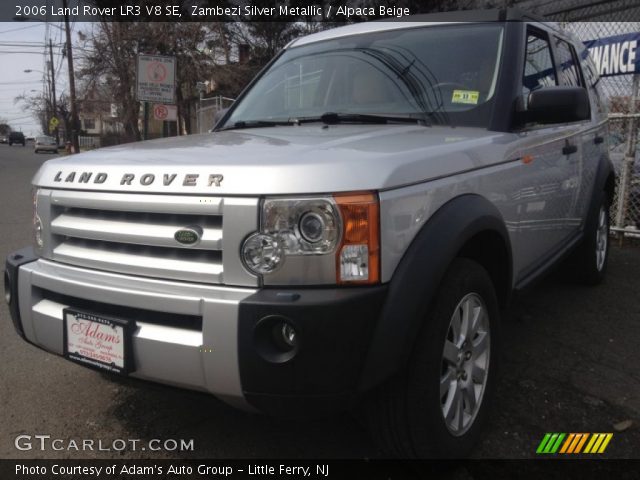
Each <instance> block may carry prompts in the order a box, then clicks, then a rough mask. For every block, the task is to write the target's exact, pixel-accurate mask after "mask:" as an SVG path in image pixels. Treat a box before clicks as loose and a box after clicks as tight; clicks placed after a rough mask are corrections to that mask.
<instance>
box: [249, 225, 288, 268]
mask: <svg viewBox="0 0 640 480" xmlns="http://www.w3.org/2000/svg"><path fill="white" fill-rule="evenodd" d="M242 257H243V259H244V263H245V265H246V266H247V268H248V269H249V270H251V271H252V272H255V273H260V274H263V273H272V272H275V271H276V270H277V269H278V268H280V267H281V266H282V264H283V263H284V248H283V246H282V243H281V242H280V240H279V239H277V238H276V237H273V236H271V235H266V234H264V233H256V234H253V235H251V236H250V237H249V238H247V240H245V242H244V245H243V246H242Z"/></svg>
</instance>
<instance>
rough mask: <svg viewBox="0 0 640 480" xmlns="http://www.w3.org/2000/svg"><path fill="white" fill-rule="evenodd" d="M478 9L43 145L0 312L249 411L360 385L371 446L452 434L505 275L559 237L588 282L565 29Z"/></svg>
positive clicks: (475, 421) (466, 436)
mask: <svg viewBox="0 0 640 480" xmlns="http://www.w3.org/2000/svg"><path fill="white" fill-rule="evenodd" d="M485 15H486V21H482V22H474V23H460V22H458V21H457V20H456V19H457V17H456V16H455V15H453V16H448V17H445V19H446V20H447V23H433V22H430V21H428V20H430V19H429V18H428V17H427V18H419V19H416V21H415V22H387V23H385V22H372V23H364V24H358V25H351V26H346V27H343V28H337V29H335V30H330V31H324V32H321V33H317V34H313V35H310V36H308V37H304V38H301V39H298V40H295V41H293V42H291V43H290V44H289V45H288V46H287V47H286V48H285V49H284V50H283V51H282V52H281V53H280V54H279V55H278V56H277V57H276V58H274V59H273V61H272V62H271V63H270V64H269V65H268V67H267V68H266V69H265V70H264V71H263V72H262V73H261V74H260V75H259V76H258V77H257V78H256V79H255V80H253V82H252V83H251V84H250V85H249V86H248V87H247V89H246V90H245V92H244V93H243V94H242V95H241V97H240V98H239V99H238V100H237V101H236V103H235V104H234V105H233V106H232V108H231V109H230V110H229V111H228V112H227V113H226V114H225V115H224V116H223V118H222V119H221V120H220V122H219V123H218V124H217V126H216V127H215V129H214V132H213V133H210V134H204V135H193V136H188V137H180V138H167V139H161V140H157V141H150V142H141V143H136V144H131V145H123V146H118V147H113V148H106V149H101V150H96V151H92V152H87V153H84V154H81V155H76V156H73V157H68V158H64V159H54V160H51V161H49V162H47V163H46V164H45V165H44V166H43V167H42V168H41V170H40V171H39V173H38V174H37V175H36V177H35V178H34V182H33V183H34V187H35V190H34V192H35V193H34V213H33V221H34V242H35V247H34V249H25V250H22V251H19V252H16V253H13V254H11V255H10V256H9V257H8V259H7V268H6V272H5V283H6V294H7V300H8V302H9V306H10V310H11V313H12V318H13V322H14V323H15V327H16V330H17V332H18V333H19V334H20V335H21V336H22V337H23V338H24V339H25V340H26V341H28V342H30V343H32V344H34V345H36V346H38V347H40V348H43V349H45V350H48V351H50V352H52V353H55V354H58V355H64V356H65V357H67V358H68V359H70V360H72V361H74V362H77V363H80V364H82V365H85V366H88V367H92V368H95V369H99V370H106V371H110V372H114V373H117V374H125V375H130V376H132V377H137V378H143V379H148V380H153V381H157V382H162V383H166V384H170V385H176V386H181V387H185V388H190V389H196V390H202V391H206V392H210V393H212V394H214V395H216V396H217V397H219V398H221V399H223V400H225V401H227V402H228V403H230V404H232V405H235V406H238V407H241V408H245V409H248V410H258V411H262V412H267V413H271V414H280V415H296V414H304V413H308V412H318V411H331V410H336V409H346V408H350V407H352V406H354V405H365V408H366V409H367V412H369V415H368V418H370V421H371V424H372V427H373V428H372V430H373V432H374V433H375V435H376V436H377V437H378V438H379V440H380V441H381V442H382V443H383V445H385V446H386V448H387V449H388V451H390V452H393V453H395V454H397V455H401V456H420V457H422V456H437V457H450V456H464V455H467V454H468V452H469V451H470V449H471V447H472V446H473V444H474V443H475V442H476V441H477V440H478V437H479V435H480V432H481V429H482V425H483V423H484V422H485V421H486V419H487V412H488V407H489V405H490V403H491V401H492V397H493V395H494V393H495V388H496V381H497V380H496V373H497V371H498V368H499V356H498V351H499V349H500V341H501V338H500V317H501V313H502V312H504V310H505V309H506V307H507V305H508V304H509V299H510V297H511V294H512V293H513V292H514V291H516V290H519V289H522V288H524V287H525V286H527V285H528V284H530V283H531V282H532V281H534V280H535V279H536V278H538V277H540V276H541V275H542V274H544V273H545V272H547V271H548V270H549V269H550V268H552V267H553V266H555V265H556V264H558V263H559V261H560V260H563V259H565V257H566V259H567V262H568V263H567V264H566V265H568V267H567V268H569V270H570V272H571V273H572V274H573V275H574V276H575V278H577V279H578V280H579V281H581V282H584V283H588V284H595V283H598V282H599V281H600V280H602V278H603V275H604V273H605V270H606V267H607V253H608V246H609V244H608V236H607V235H608V229H609V218H608V210H609V209H608V206H609V204H610V202H611V198H612V195H613V189H614V173H613V172H614V171H613V168H612V166H611V164H610V161H609V159H608V156H607V148H606V142H605V139H606V136H607V123H606V112H605V110H604V106H603V102H602V101H601V99H600V96H599V93H598V88H597V85H598V78H597V75H596V73H595V72H596V71H595V69H594V67H593V65H592V63H591V61H590V60H589V58H588V54H587V51H586V50H585V49H584V48H583V46H582V44H581V43H580V42H579V41H577V40H575V39H574V38H572V37H571V36H570V35H568V34H567V33H566V32H563V31H562V30H560V29H559V28H558V27H556V26H555V25H550V24H546V23H543V22H539V21H535V20H532V19H531V17H529V16H526V15H522V14H520V13H518V12H517V11H514V10H508V11H501V12H495V13H487V14H485ZM439 18H440V19H442V17H439ZM585 294H587V293H586V291H585ZM363 399H364V402H363Z"/></svg>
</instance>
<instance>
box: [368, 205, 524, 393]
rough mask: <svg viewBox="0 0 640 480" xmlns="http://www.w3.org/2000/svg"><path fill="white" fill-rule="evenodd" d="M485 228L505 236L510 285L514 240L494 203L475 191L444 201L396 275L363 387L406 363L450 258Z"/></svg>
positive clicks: (372, 341)
mask: <svg viewBox="0 0 640 480" xmlns="http://www.w3.org/2000/svg"><path fill="white" fill-rule="evenodd" d="M484 231H492V232H495V233H497V234H498V235H500V236H501V237H502V239H503V240H504V244H505V245H506V249H507V256H508V270H509V272H508V276H509V278H508V281H507V285H508V289H509V290H510V289H511V285H512V281H511V277H512V270H513V267H512V265H513V263H512V254H511V242H510V239H509V235H508V232H507V228H506V226H505V222H504V219H503V218H502V215H501V214H500V212H499V211H498V209H497V208H496V207H495V205H493V204H492V203H491V202H490V201H489V200H487V199H486V198H484V197H482V196H480V195H476V194H465V195H461V196H459V197H456V198H454V199H452V200H450V201H449V202H447V203H446V204H444V205H443V206H442V207H440V208H439V209H438V210H437V211H436V213H434V214H433V215H432V216H431V218H430V219H429V220H428V221H427V222H426V224H425V225H424V226H423V227H422V229H421V230H420V231H419V232H418V234H417V235H416V237H415V238H414V239H413V241H412V243H411V245H410V246H409V248H408V249H407V251H406V252H405V254H404V256H403V258H402V260H401V261H400V263H399V264H398V266H397V268H396V270H395V272H394V274H393V277H392V279H391V282H390V284H389V290H388V293H387V297H386V301H385V304H384V306H383V308H382V311H381V314H380V317H379V318H378V322H377V324H376V327H375V329H374V332H373V335H372V339H371V343H370V347H369V350H368V352H367V357H366V359H365V363H364V367H363V370H362V374H361V377H360V385H359V389H360V391H366V390H369V389H371V388H373V387H375V386H376V385H379V384H380V383H382V382H383V381H384V380H386V379H388V378H390V377H391V376H392V375H393V374H394V373H396V372H397V371H399V370H400V369H401V368H402V367H403V366H404V365H405V364H406V362H407V361H408V359H409V356H410V355H411V352H412V350H413V344H414V340H415V338H416V336H417V334H418V332H419V330H420V327H421V325H422V323H423V320H424V316H425V314H426V313H427V310H428V308H429V305H430V303H431V302H432V300H433V297H434V296H435V294H436V292H437V290H438V287H439V285H440V283H441V281H442V278H443V277H444V274H445V272H446V271H447V268H448V267H449V265H450V264H451V261H452V260H453V259H454V258H455V257H456V256H457V254H458V253H459V252H460V250H461V249H462V247H463V246H464V245H465V243H466V242H467V241H468V240H470V239H471V238H473V237H474V236H475V235H477V234H479V233H481V232H484ZM508 293H510V292H508ZM508 293H507V294H508Z"/></svg>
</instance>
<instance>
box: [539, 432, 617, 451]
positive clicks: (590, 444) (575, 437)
mask: <svg viewBox="0 0 640 480" xmlns="http://www.w3.org/2000/svg"><path fill="white" fill-rule="evenodd" d="M611 438H613V433H568V434H567V433H545V435H544V437H543V438H542V441H541V442H540V445H538V448H537V449H536V453H537V454H556V453H561V454H577V453H604V451H605V450H606V449H607V446H608V445H609V442H610V441H611Z"/></svg>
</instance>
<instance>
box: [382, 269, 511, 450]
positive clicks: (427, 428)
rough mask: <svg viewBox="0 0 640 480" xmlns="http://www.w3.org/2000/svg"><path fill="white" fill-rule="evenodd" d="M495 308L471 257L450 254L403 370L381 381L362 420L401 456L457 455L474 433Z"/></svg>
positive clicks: (482, 408)
mask: <svg viewBox="0 0 640 480" xmlns="http://www.w3.org/2000/svg"><path fill="white" fill-rule="evenodd" d="M499 328H500V327H499V308H498V302H497V299H496V295H495V290H494V287H493V283H492V281H491V278H490V277H489V275H488V273H487V272H486V270H485V269H484V268H483V267H482V266H480V265H479V264H478V263H476V262H474V261H471V260H467V259H456V260H455V261H454V262H453V263H452V265H451V267H450V268H449V270H448V271H447V274H446V275H445V278H444V280H443V282H442V284H441V286H440V289H439V291H438V294H437V296H436V300H435V304H434V305H433V307H432V308H431V309H430V312H429V314H428V315H427V318H426V319H425V321H424V324H423V327H422V330H421V332H420V334H419V336H418V338H417V340H416V343H415V347H414V351H413V354H412V356H411V360H410V364H409V366H408V368H407V371H406V372H404V373H403V374H402V375H401V376H400V377H399V378H397V379H396V380H395V381H394V382H393V383H392V384H390V385H388V386H387V390H386V391H384V392H383V393H381V394H380V395H379V397H378V398H377V400H376V401H375V403H374V407H372V410H371V412H370V413H371V415H370V417H369V418H370V421H371V422H372V423H373V427H374V428H373V431H374V434H376V436H377V438H378V440H379V441H380V442H381V444H382V446H383V448H385V449H386V450H387V451H388V452H389V453H392V454H393V455H396V456H402V457H435V458H459V457H465V456H467V455H468V454H469V452H470V451H471V449H472V448H473V446H474V445H475V444H476V443H477V441H478V440H479V437H480V434H481V431H482V427H483V424H484V423H485V421H486V418H487V415H488V410H489V405H490V403H491V398H492V396H493V391H494V388H495V382H496V374H497V367H498V350H499Z"/></svg>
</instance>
